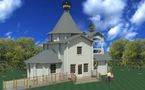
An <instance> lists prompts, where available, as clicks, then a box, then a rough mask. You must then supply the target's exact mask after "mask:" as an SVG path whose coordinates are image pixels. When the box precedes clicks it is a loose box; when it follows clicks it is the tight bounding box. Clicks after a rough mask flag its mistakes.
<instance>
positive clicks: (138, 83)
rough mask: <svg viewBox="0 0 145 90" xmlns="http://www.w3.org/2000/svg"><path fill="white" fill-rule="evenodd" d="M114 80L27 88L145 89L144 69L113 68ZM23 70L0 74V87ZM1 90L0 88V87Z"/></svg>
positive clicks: (81, 89) (67, 89)
mask: <svg viewBox="0 0 145 90" xmlns="http://www.w3.org/2000/svg"><path fill="white" fill-rule="evenodd" d="M113 73H114V76H115V81H114V82H113V83H110V84H109V83H106V81H105V78H102V80H101V81H100V82H94V83H87V84H80V85H74V84H72V83H71V82H66V83H61V84H55V85H49V86H45V87H39V88H33V89H28V90H145V69H144V70H142V71H138V70H128V69H126V68H120V67H115V68H113ZM25 75H26V74H25V73H24V72H16V71H15V72H7V73H1V74H0V87H2V80H11V79H16V78H23V77H25ZM0 90H1V88H0Z"/></svg>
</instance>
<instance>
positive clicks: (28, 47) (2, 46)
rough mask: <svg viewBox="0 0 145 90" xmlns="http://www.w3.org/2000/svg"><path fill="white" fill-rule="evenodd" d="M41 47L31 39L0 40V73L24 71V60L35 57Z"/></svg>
mask: <svg viewBox="0 0 145 90" xmlns="http://www.w3.org/2000/svg"><path fill="white" fill-rule="evenodd" d="M41 50H42V47H40V46H38V45H35V41H34V40H33V39H32V38H25V37H22V38H18V39H16V40H13V39H5V38H1V39H0V71H6V70H13V69H14V68H15V69H19V70H22V69H25V63H24V60H27V59H28V58H30V57H32V56H34V55H36V54H37V53H39V52H40V51H41Z"/></svg>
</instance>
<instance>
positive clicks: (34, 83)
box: [3, 73, 72, 90]
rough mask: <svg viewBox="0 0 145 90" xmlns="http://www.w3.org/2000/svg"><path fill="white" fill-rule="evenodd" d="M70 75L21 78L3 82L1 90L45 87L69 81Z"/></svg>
mask: <svg viewBox="0 0 145 90" xmlns="http://www.w3.org/2000/svg"><path fill="white" fill-rule="evenodd" d="M71 77H72V75H69V74H62V73H58V74H51V75H47V76H38V77H31V78H23V79H17V80H11V81H3V90H23V89H29V88H34V87H39V86H46V85H50V84H55V83H61V82H66V81H69V80H70V79H69V78H71Z"/></svg>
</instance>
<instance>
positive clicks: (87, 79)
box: [75, 77, 99, 84]
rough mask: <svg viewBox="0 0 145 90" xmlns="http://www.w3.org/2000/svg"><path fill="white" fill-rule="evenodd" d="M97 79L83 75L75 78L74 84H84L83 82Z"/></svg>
mask: <svg viewBox="0 0 145 90" xmlns="http://www.w3.org/2000/svg"><path fill="white" fill-rule="evenodd" d="M98 81H99V80H98V79H96V78H92V77H84V78H79V79H77V81H76V83H75V84H84V83H91V82H98Z"/></svg>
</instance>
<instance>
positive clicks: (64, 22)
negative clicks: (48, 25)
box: [49, 11, 81, 34]
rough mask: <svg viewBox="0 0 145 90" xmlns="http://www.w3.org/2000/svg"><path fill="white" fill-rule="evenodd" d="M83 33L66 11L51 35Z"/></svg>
mask: <svg viewBox="0 0 145 90" xmlns="http://www.w3.org/2000/svg"><path fill="white" fill-rule="evenodd" d="M60 33H81V32H80V30H79V28H78V27H77V25H76V24H75V22H74V20H73V19H72V17H71V15H70V14H69V12H68V11H64V13H63V15H62V16H61V18H60V19H59V21H58V23H57V24H56V26H55V27H54V29H53V30H52V31H51V32H50V33H49V34H60Z"/></svg>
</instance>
